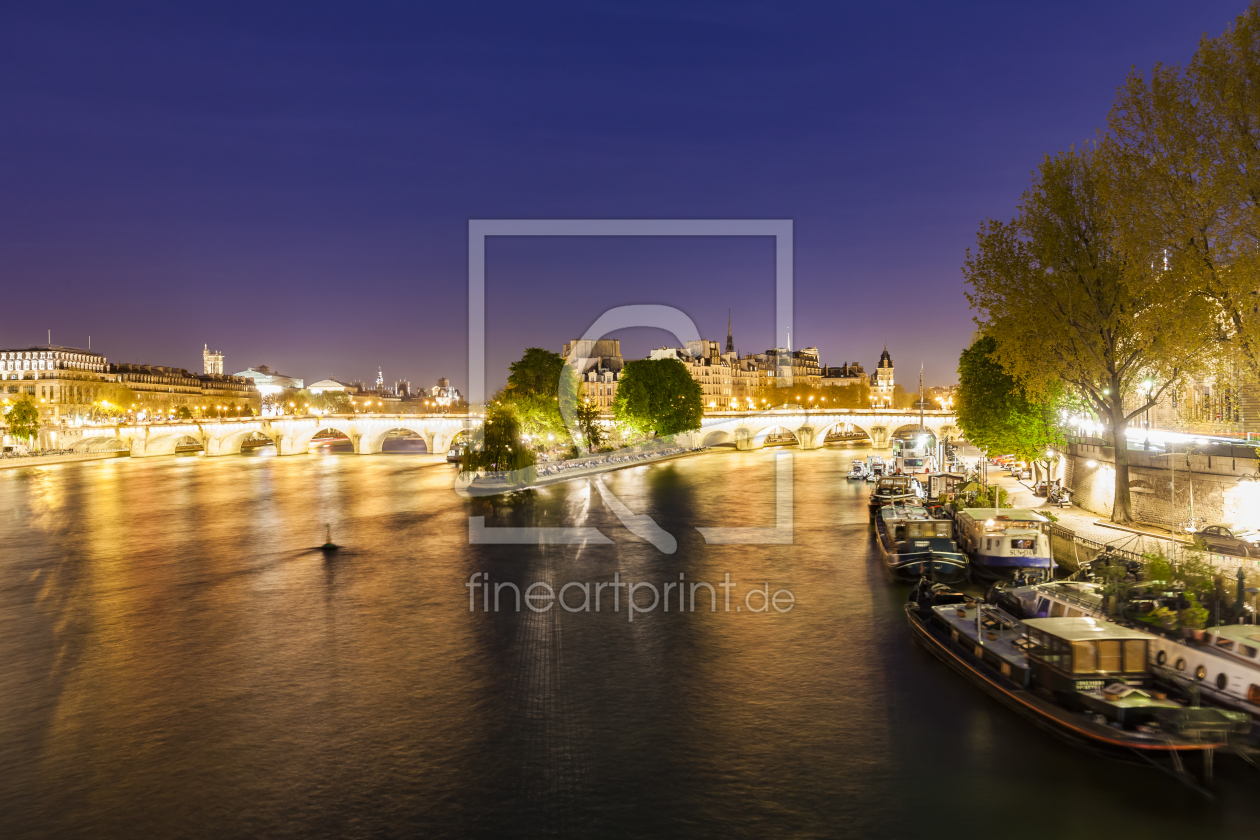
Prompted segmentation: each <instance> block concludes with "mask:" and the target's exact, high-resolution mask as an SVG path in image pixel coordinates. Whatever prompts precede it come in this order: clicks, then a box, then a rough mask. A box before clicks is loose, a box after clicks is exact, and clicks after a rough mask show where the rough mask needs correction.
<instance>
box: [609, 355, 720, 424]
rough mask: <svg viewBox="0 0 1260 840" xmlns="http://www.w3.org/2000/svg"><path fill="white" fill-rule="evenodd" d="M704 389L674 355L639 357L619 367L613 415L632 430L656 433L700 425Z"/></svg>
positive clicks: (618, 421)
mask: <svg viewBox="0 0 1260 840" xmlns="http://www.w3.org/2000/svg"><path fill="white" fill-rule="evenodd" d="M703 414H704V393H703V391H701V389H700V383H698V382H696V380H695V379H693V378H692V377H691V374H690V373H688V372H687V367H686V366H685V365H684V364H683V363H682V362H680V361H678V360H677V359H642V360H639V361H634V362H627V363H626V366H625V367H623V368H622V369H621V379H620V381H619V383H618V385H617V396H616V397H614V398H613V416H614V417H616V418H617V423H618V424H619V425H621V426H622V427H623V428H624V429H626V430H627V431H629V432H630V433H632V434H636V435H643V436H647V435H648V434H651V433H654V434H655V435H656V436H657V437H664V436H666V435H673V434H677V433H679V432H685V431H688V430H690V429H698V428H700V419H701V417H702V416H703Z"/></svg>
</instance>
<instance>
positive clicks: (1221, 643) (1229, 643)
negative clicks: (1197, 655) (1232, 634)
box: [1216, 636, 1234, 650]
mask: <svg viewBox="0 0 1260 840" xmlns="http://www.w3.org/2000/svg"><path fill="white" fill-rule="evenodd" d="M1216 646H1217V647H1218V648H1220V649H1221V650H1233V649H1234V640H1233V639H1222V638H1221V637H1220V636H1217V637H1216Z"/></svg>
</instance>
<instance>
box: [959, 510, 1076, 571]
mask: <svg viewBox="0 0 1260 840" xmlns="http://www.w3.org/2000/svg"><path fill="white" fill-rule="evenodd" d="M954 521H955V522H957V523H958V547H959V548H961V549H962V550H963V551H964V552H965V553H966V554H967V556H968V557H970V558H971V570H972V573H973V574H974V575H976V576H978V577H979V578H981V579H984V580H993V579H995V578H999V577H1007V576H1010V575H1013V574H1016V573H1018V572H1023V573H1025V574H1027V573H1029V572H1032V573H1035V574H1038V575H1040V576H1041V577H1042V578H1043V579H1048V578H1049V577H1050V576H1051V575H1052V574H1053V572H1054V559H1053V558H1052V557H1051V556H1050V520H1049V519H1046V518H1045V517H1044V516H1042V515H1041V514H1039V513H1037V512H1036V511H1031V510H1019V509H1015V508H964V509H963V510H960V511H958V514H957V515H956V516H955V517H954Z"/></svg>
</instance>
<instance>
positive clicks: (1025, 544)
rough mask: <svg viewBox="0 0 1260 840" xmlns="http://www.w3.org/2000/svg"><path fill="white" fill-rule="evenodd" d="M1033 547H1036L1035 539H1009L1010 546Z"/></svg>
mask: <svg viewBox="0 0 1260 840" xmlns="http://www.w3.org/2000/svg"><path fill="white" fill-rule="evenodd" d="M1035 547H1036V540H1033V539H1020V540H1011V548H1035Z"/></svg>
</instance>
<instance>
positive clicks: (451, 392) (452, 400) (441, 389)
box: [429, 376, 464, 408]
mask: <svg viewBox="0 0 1260 840" xmlns="http://www.w3.org/2000/svg"><path fill="white" fill-rule="evenodd" d="M429 398H430V399H432V400H433V401H434V402H436V403H437V404H438V405H440V406H442V407H443V408H446V407H448V406H452V405H455V404H457V403H462V402H463V401H464V397H463V395H462V394H460V392H459V389H458V388H453V387H451V380H449V379H447V378H446V377H445V376H443V377H442V378H441V379H439V380H438V381H437V385H434V386H433V388H432V389H431V390H430V391H429Z"/></svg>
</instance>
